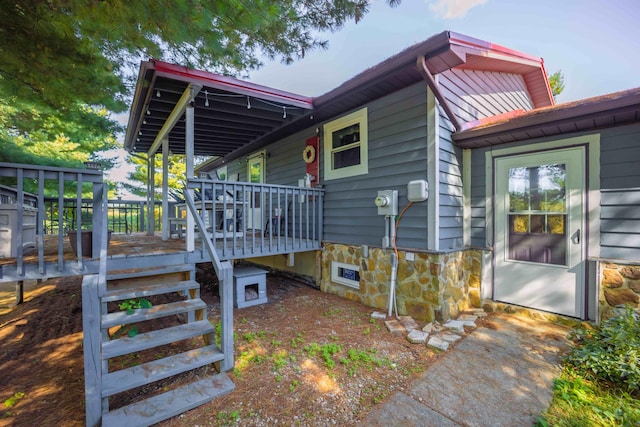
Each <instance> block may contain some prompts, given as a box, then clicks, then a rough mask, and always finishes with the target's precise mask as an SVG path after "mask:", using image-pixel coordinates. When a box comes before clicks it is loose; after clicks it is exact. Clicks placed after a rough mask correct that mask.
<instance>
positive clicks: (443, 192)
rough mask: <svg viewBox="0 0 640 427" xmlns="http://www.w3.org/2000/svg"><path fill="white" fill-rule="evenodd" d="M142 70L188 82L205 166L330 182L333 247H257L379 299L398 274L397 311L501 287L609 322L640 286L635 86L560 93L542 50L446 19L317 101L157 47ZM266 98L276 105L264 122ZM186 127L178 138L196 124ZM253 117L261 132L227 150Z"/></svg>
mask: <svg viewBox="0 0 640 427" xmlns="http://www.w3.org/2000/svg"><path fill="white" fill-rule="evenodd" d="M152 71H153V72H155V74H153V77H150V76H152ZM218 77H219V76H218ZM141 79H146V80H145V82H148V85H149V87H150V89H149V90H148V91H147V92H146V93H147V94H149V93H151V94H153V93H154V92H153V90H154V89H153V88H154V87H156V86H154V84H158V85H159V84H160V83H158V82H162V79H168V80H169V81H180V82H182V83H189V84H190V85H192V86H190V87H191V90H192V93H191V98H190V99H191V105H192V106H193V108H194V109H195V114H194V116H195V119H193V123H194V125H193V126H194V131H193V133H194V134H195V137H194V136H192V137H191V138H192V139H195V146H196V149H195V150H194V149H191V151H190V150H189V149H188V148H185V149H184V152H185V153H187V154H189V153H194V154H210V155H213V156H214V157H212V159H211V160H210V161H207V162H205V163H204V164H202V165H200V166H199V167H198V168H196V169H195V170H194V173H196V172H208V173H210V174H213V173H214V172H215V173H217V176H218V177H220V178H223V179H225V180H227V181H229V180H231V181H245V182H256V183H261V182H265V183H269V184H279V185H293V186H295V185H300V186H303V187H315V188H321V189H322V190H324V199H323V202H322V217H323V218H322V227H321V239H322V247H321V249H319V250H311V251H306V252H299V253H296V254H295V255H293V254H292V255H289V256H282V254H280V255H275V256H256V257H251V261H252V262H255V263H259V264H264V265H267V266H270V267H272V268H275V269H279V270H284V271H289V272H292V273H294V274H298V275H300V276H304V277H307V278H308V279H309V280H312V281H314V282H315V283H316V284H317V285H319V287H320V288H321V289H322V290H323V291H325V292H330V293H334V294H338V295H342V296H344V297H346V298H350V299H353V300H357V301H360V302H362V303H364V304H366V305H369V306H371V307H376V308H378V309H383V310H386V309H388V308H389V307H390V304H389V295H390V293H391V291H390V290H391V288H392V282H393V286H395V289H396V290H395V293H396V299H397V309H398V311H399V312H400V314H408V315H411V316H413V317H415V318H417V319H420V320H425V321H431V320H446V319H448V318H451V317H455V316H456V315H457V314H458V313H459V312H460V311H461V310H464V309H467V308H470V307H482V306H483V304H484V303H485V302H487V301H490V300H494V301H498V302H504V303H508V304H514V305H518V306H524V307H529V308H534V309H539V310H543V311H547V312H551V313H557V314H561V315H565V316H569V317H574V318H580V319H592V320H597V319H599V318H601V317H602V316H606V315H607V313H608V312H609V311H610V309H611V307H612V306H615V305H617V304H619V303H624V302H631V303H633V304H635V305H637V304H638V302H639V301H640V294H639V292H640V286H638V283H639V282H637V280H638V279H639V278H640V270H638V269H637V268H636V267H635V265H637V264H638V260H639V259H640V256H639V255H640V237H639V236H638V232H637V231H636V230H638V227H637V224H638V221H640V213H639V212H638V210H639V209H638V203H640V201H639V200H637V199H638V197H637V194H638V188H640V184H639V183H638V182H637V181H638V179H639V177H638V173H637V171H636V170H635V168H634V167H633V165H634V163H635V162H637V161H638V159H640V147H639V146H638V144H637V143H636V142H635V137H636V135H637V133H638V129H640V128H639V126H640V124H638V120H640V116H639V115H638V111H637V110H638V91H637V90H635V91H634V90H632V91H628V92H624V93H620V94H613V95H610V96H605V97H600V98H594V99H591V100H585V101H580V102H576V103H570V104H563V105H554V99H553V96H552V94H551V91H550V88H549V83H548V80H547V77H546V71H545V69H544V63H543V61H542V60H541V59H539V58H535V57H531V56H529V55H526V54H523V53H520V52H516V51H513V50H510V49H508V48H505V47H502V46H498V45H495V44H491V43H488V42H485V41H481V40H477V39H474V38H471V37H467V36H464V35H461V34H456V33H453V32H449V31H445V32H443V33H441V34H437V35H435V36H433V37H431V38H429V39H428V40H426V41H424V42H422V43H418V44H416V45H414V46H411V47H409V48H408V49H405V50H404V51H402V52H400V53H399V54H397V55H395V56H393V57H391V58H389V59H387V60H385V61H383V62H382V63H380V64H378V65H376V66H374V67H372V68H370V69H368V70H365V71H364V72H362V73H361V74H359V75H357V76H355V77H354V78H352V79H350V80H349V81H347V82H345V83H344V84H342V85H340V86H339V87H337V88H336V89H334V90H332V91H330V92H328V93H326V94H324V95H322V96H319V97H317V98H313V99H310V98H305V97H301V96H297V95H293V94H288V93H286V92H281V91H276V90H273V89H269V88H264V87H257V86H256V85H250V84H248V83H246V82H239V81H234V80H233V79H227V80H226V81H225V82H224V83H225V85H220V84H219V81H218V79H217V77H215V75H212V74H209V73H202V72H197V71H194V70H184V69H180V70H176V69H172V68H171V67H169V66H168V65H167V64H164V63H160V62H158V61H155V62H153V63H150V64H149V65H147V66H144V67H143V70H142V71H141ZM220 79H222V77H220ZM164 84H165V86H164V87H162V96H163V97H164V93H165V92H164V91H165V90H166V87H167V86H168V85H167V84H166V82H165V83H164ZM194 85H195V86H194ZM139 86H140V83H139ZM157 87H160V86H157ZM212 87H213V88H217V89H218V91H213V90H210V88H212ZM180 90H182V89H180ZM220 90H224V92H220ZM184 93H185V94H186V93H187V92H186V89H185V92H184ZM158 94H160V90H158ZM183 97H184V96H183ZM227 97H235V98H234V99H235V101H234V102H235V104H233V105H231V106H229V107H228V111H227V112H229V113H232V112H234V113H235V112H237V111H236V110H237V109H238V108H240V109H241V110H242V111H243V113H244V114H245V115H246V117H245V118H244V119H242V120H244V122H242V120H240V122H242V123H241V124H240V126H239V127H237V128H234V129H232V130H230V131H229V135H217V136H215V137H213V136H210V137H209V138H208V139H207V137H206V135H207V134H206V133H205V130H206V129H207V128H206V126H207V125H208V126H209V127H210V128H216V123H217V122H216V121H217V120H219V119H220V120H222V119H223V118H224V117H225V116H224V114H225V113H226V111H225V110H224V107H221V109H220V110H216V111H215V112H214V113H211V107H210V104H211V103H213V102H222V103H225V102H227V103H229V101H227V100H226V99H227ZM158 98H160V97H158ZM257 100H265V101H269V102H272V103H273V102H276V104H272V105H273V106H274V108H275V110H276V111H278V113H280V112H281V113H282V116H281V120H280V122H279V123H278V124H277V125H273V126H272V127H271V128H269V129H268V130H266V131H262V133H260V134H258V131H259V130H260V128H259V126H260V125H261V124H262V123H261V122H260V120H263V119H264V117H262V116H258V115H254V116H251V114H252V113H251V111H252V110H253V109H252V105H255V104H256V101H257ZM178 102H180V101H176V104H175V105H177V104H178ZM157 103H158V100H157V99H155V97H153V96H152V95H147V97H146V98H144V99H143V97H142V96H140V97H136V101H134V106H133V107H132V112H135V111H138V114H137V116H136V115H135V114H132V116H133V117H134V119H133V120H132V121H131V122H130V126H129V131H128V134H127V139H126V144H125V145H126V147H127V148H128V149H129V150H131V151H146V150H148V149H150V148H153V146H154V145H155V148H156V149H157V148H158V147H159V139H158V137H157V135H152V136H151V138H152V139H151V140H149V141H148V142H147V143H146V144H143V143H141V142H140V138H139V137H138V136H137V135H143V134H144V135H147V134H148V133H149V130H152V129H151V128H150V126H149V125H147V124H146V122H148V121H149V120H148V119H147V120H145V121H144V123H145V124H143V120H142V119H143V117H144V114H143V112H144V109H145V108H147V110H146V111H147V114H149V115H150V116H151V117H154V108H155V106H156V105H157ZM137 104H139V105H138V106H136V105H137ZM227 105H228V104H227ZM152 107H153V108H152ZM150 110H151V112H150ZM174 111H178V112H179V110H174ZM203 111H204V112H203ZM238 111H239V110H238ZM215 114H217V115H215ZM165 117H166V116H165ZM187 117H188V115H187ZM198 117H201V119H200V121H198ZM279 117H280V116H279ZM174 125H175V128H179V129H178V131H174V130H169V131H167V132H166V135H165V137H166V139H167V140H168V141H167V143H166V145H167V147H173V148H170V149H171V150H172V151H173V152H177V151H176V149H179V146H180V144H181V143H182V144H184V141H185V139H188V138H189V137H188V135H189V132H188V131H187V130H186V129H188V125H187V124H185V125H184V126H183V124H182V122H180V121H176V122H175V123H174ZM243 127H244V130H245V131H246V132H247V133H248V132H249V131H255V132H256V134H255V136H252V137H251V138H246V139H244V140H243V141H242V142H241V143H237V144H236V145H233V146H231V147H228V148H225V149H221V147H226V145H225V144H227V145H228V144H229V143H230V142H227V139H228V140H229V141H231V139H232V137H237V138H238V139H239V138H240V134H241V130H242V128H243ZM234 132H235V133H234ZM152 133H153V132H152ZM200 139H201V140H202V141H203V143H201V144H200V146H199V147H200V148H199V149H198V148H197V147H198V141H199V140H200ZM136 141H137V142H136ZM151 141H154V142H153V143H152V142H151ZM204 141H206V143H207V144H208V145H207V144H204ZM217 141H219V143H217ZM185 145H187V144H185ZM178 152H179V151H178ZM410 183H412V185H409V184H410ZM425 188H428V195H427V194H425V191H424V190H425ZM416 189H417V192H418V193H419V194H418V195H417V196H416V194H411V199H412V200H414V201H413V202H411V203H410V201H409V198H408V196H409V192H410V191H411V192H412V193H415V191H416ZM394 192H397V203H396V202H395V197H396V196H395V195H394ZM379 197H382V199H378V198H379ZM385 197H387V198H386V199H385ZM385 200H386V201H388V202H389V203H390V206H386V207H385V206H382V207H379V206H376V201H378V202H380V203H382V204H384V202H385ZM303 202H304V200H303V198H300V199H299V200H297V199H296V201H291V200H290V201H289V204H288V206H287V209H290V208H292V206H293V205H296V206H297V209H299V210H303V209H304V207H303V206H304V203H303ZM292 203H293V205H292ZM252 204H253V206H254V209H253V211H252V216H251V217H250V218H246V221H247V222H248V225H247V227H249V228H251V229H253V230H264V231H265V233H266V232H267V231H268V230H271V231H273V227H274V226H276V225H277V224H278V223H279V221H280V216H279V215H280V211H278V213H277V214H275V213H274V209H272V208H273V206H272V205H268V204H266V203H264V199H262V203H261V200H260V198H256V199H254V200H253V201H252ZM256 206H257V207H258V209H255V207H256ZM405 208H406V209H405ZM277 209H280V210H281V206H280V207H277ZM265 218H266V219H265ZM396 222H397V227H396V226H394V224H395V223H396ZM396 231H397V233H396ZM265 235H266V234H265ZM394 243H395V245H396V247H397V259H398V264H397V268H394V262H393V260H392V257H391V254H392V253H394V252H395V251H394ZM637 291H638V292H637Z"/></svg>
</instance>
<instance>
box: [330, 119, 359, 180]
mask: <svg viewBox="0 0 640 427" xmlns="http://www.w3.org/2000/svg"><path fill="white" fill-rule="evenodd" d="M323 130H324V132H323V146H324V150H323V151H324V179H325V180H330V179H338V178H345V177H348V176H356V175H364V174H366V173H368V172H369V161H368V150H367V148H368V126H367V108H363V109H361V110H358V111H356V112H353V113H351V114H347V115H346V116H343V117H340V118H339V119H336V120H334V121H332V122H329V123H327V124H325V125H324V128H323Z"/></svg>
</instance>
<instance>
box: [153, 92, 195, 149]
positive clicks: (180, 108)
mask: <svg viewBox="0 0 640 427" xmlns="http://www.w3.org/2000/svg"><path fill="white" fill-rule="evenodd" d="M201 89H202V85H200V84H195V83H190V84H189V86H187V88H186V89H185V90H184V92H182V96H181V97H180V99H179V100H178V102H177V103H176V105H175V107H173V110H172V111H171V114H169V117H167V120H166V121H165V122H164V124H163V125H162V128H161V129H160V131H159V132H158V134H157V135H156V138H155V139H154V140H153V144H151V147H149V151H148V152H147V154H148V155H149V156H151V155H152V154H154V153H156V151H158V149H159V148H160V144H162V141H163V140H164V139H165V138H169V132H171V130H172V129H173V127H174V126H175V125H176V123H178V120H180V118H181V117H182V115H183V114H184V112H185V109H186V108H187V105H189V103H191V102H192V101H193V100H194V99H195V97H196V95H197V94H198V92H200V90H201Z"/></svg>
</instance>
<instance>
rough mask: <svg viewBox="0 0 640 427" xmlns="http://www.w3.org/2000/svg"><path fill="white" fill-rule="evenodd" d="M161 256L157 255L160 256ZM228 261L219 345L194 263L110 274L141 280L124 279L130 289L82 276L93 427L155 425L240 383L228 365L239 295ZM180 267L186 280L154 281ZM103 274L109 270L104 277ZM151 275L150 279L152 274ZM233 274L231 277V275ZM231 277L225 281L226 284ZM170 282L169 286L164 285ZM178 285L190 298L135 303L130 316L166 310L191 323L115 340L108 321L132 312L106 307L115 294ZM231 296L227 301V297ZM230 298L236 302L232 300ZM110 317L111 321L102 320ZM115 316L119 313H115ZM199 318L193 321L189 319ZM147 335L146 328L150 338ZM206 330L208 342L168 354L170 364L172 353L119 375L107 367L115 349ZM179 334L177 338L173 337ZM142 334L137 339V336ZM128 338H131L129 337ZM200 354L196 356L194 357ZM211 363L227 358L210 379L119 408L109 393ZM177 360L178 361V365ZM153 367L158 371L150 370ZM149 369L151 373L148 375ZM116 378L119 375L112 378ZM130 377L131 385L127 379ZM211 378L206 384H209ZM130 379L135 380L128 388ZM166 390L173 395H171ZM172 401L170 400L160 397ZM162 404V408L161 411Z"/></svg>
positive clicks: (87, 390) (122, 351) (147, 316)
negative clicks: (137, 307)
mask: <svg viewBox="0 0 640 427" xmlns="http://www.w3.org/2000/svg"><path fill="white" fill-rule="evenodd" d="M160 259H161V257H160V258H158V260H160ZM226 264H228V266H225V267H226V268H225V267H223V268H221V269H220V270H221V273H223V274H224V272H225V270H226V271H227V274H225V277H226V276H228V278H227V280H225V279H224V278H223V276H219V278H220V293H221V322H222V323H223V324H222V325H221V326H222V331H223V333H222V337H221V347H222V349H219V348H218V347H217V346H216V344H215V336H214V334H215V329H214V327H213V326H212V325H211V324H210V323H209V322H208V321H207V320H206V319H207V315H206V304H204V303H202V302H201V300H200V286H199V284H197V282H195V281H194V280H193V279H194V266H187V265H184V264H183V265H182V266H166V265H165V266H163V267H162V268H157V269H148V270H145V271H136V272H134V273H131V275H130V277H127V274H126V273H120V274H118V275H113V274H112V275H111V277H112V278H113V279H114V280H118V281H121V283H124V282H125V281H126V280H127V279H128V278H131V279H132V280H133V281H134V285H133V286H124V287H123V289H120V290H113V289H110V288H109V287H108V286H107V275H106V274H105V275H104V276H103V275H100V274H96V275H88V276H85V277H84V279H83V283H82V302H83V310H82V311H83V330H84V352H85V395H86V396H85V397H86V398H85V401H86V424H87V425H88V426H98V425H103V426H108V425H118V426H120V425H136V426H138V425H150V424H152V423H156V422H158V421H161V420H163V419H166V418H169V417H172V416H175V415H178V414H180V413H182V412H184V411H186V410H189V409H192V408H194V407H196V406H198V405H201V404H203V403H206V402H208V401H210V400H211V399H214V398H216V397H219V396H223V395H225V394H227V393H229V392H231V391H232V390H233V388H234V387H235V386H234V385H233V383H232V382H231V381H230V380H229V379H228V378H227V376H226V375H225V374H224V372H226V371H228V370H230V369H232V368H233V329H232V328H233V323H232V322H233V321H232V319H233V317H232V316H233V311H232V310H233V305H232V304H233V302H232V293H231V296H229V295H228V293H229V290H231V291H232V285H231V280H232V275H231V265H230V264H229V263H226ZM158 265H162V264H161V263H159V264H158ZM176 271H182V272H184V273H185V276H184V277H183V278H184V279H188V280H184V281H179V282H176V280H173V282H176V283H168V284H163V285H156V284H155V282H156V281H157V280H158V279H161V278H162V276H163V272H165V273H167V274H173V275H174V279H175V273H176ZM101 276H102V277H101ZM147 278H151V280H147ZM229 278H231V279H229ZM223 283H226V286H223ZM165 286H166V289H164V288H163V287H165ZM176 290H178V291H179V292H180V293H181V295H183V296H184V297H186V302H184V303H180V302H177V303H175V304H166V306H167V307H164V306H163V305H162V304H161V305H160V306H157V307H154V308H152V309H140V310H136V313H135V315H132V317H131V322H130V323H135V321H140V319H142V320H147V319H154V318H158V317H160V316H162V314H163V313H161V312H160V311H163V310H166V312H167V313H169V314H168V315H175V314H176V313H177V312H180V311H181V310H182V312H184V313H186V315H187V316H186V323H185V324H184V326H179V325H178V326H176V327H175V328H174V329H173V330H172V331H168V329H172V328H166V329H162V330H160V331H161V332H159V333H156V334H155V335H154V332H153V331H152V332H149V333H147V334H141V335H140V336H136V337H133V338H128V337H127V338H124V339H122V340H119V341H122V342H119V343H115V342H114V341H109V338H108V334H107V327H108V326H109V325H113V323H114V321H118V320H122V319H124V320H123V321H125V322H126V321H127V320H129V319H126V316H125V317H123V316H118V314H117V313H116V314H115V316H114V313H111V314H109V313H107V303H108V302H110V301H120V300H123V299H127V298H129V297H131V298H133V297H136V298H138V297H141V296H145V295H158V294H160V293H165V291H166V292H175V291H176ZM223 301H224V302H226V304H225V303H223ZM227 305H231V307H230V309H229V307H226V306H227ZM229 317H230V318H231V321H230V322H229V321H227V322H225V318H229ZM102 319H105V324H104V325H103V324H102ZM114 319H115V320H114ZM190 325H192V326H190ZM142 335H147V336H146V337H143V336H142ZM195 335H197V336H202V338H203V341H204V346H203V347H201V349H200V350H191V353H190V354H188V355H187V354H186V353H184V354H185V356H182V357H181V355H180V354H177V355H174V356H170V357H167V358H166V359H167V363H163V361H164V360H165V359H160V360H158V361H153V362H149V363H148V364H149V367H148V368H146V369H144V368H143V369H138V370H136V369H135V368H134V367H132V368H131V372H130V373H129V372H120V371H116V374H118V373H119V376H117V375H116V376H115V377H114V375H115V374H114V373H109V372H108V360H109V358H110V357H115V356H114V355H122V354H128V353H129V351H128V350H129V347H128V346H129V345H131V347H130V348H131V349H133V351H131V353H135V352H136V351H139V350H140V349H142V348H152V347H153V346H155V345H152V346H146V344H144V345H143V344H141V341H142V340H145V341H149V342H152V343H158V345H163V344H166V343H167V342H168V341H167V340H171V339H173V337H175V340H174V341H179V340H181V339H185V338H188V337H191V336H195ZM168 337H172V338H168ZM136 338H138V339H137V340H136ZM127 340H129V342H127ZM229 346H230V347H231V349H230V350H227V351H230V355H228V354H225V353H224V351H225V348H226V349H228V348H229ZM194 356H195V357H194ZM205 364H212V365H214V366H218V364H219V365H220V370H221V373H219V374H217V375H214V376H211V377H206V378H211V381H206V380H205V381H200V382H198V383H197V384H196V383H192V384H188V385H186V386H183V387H180V388H178V389H174V390H171V391H170V392H166V393H163V394H161V395H158V396H154V397H151V398H149V399H145V400H144V401H141V402H138V403H135V404H132V405H128V406H125V407H123V408H119V409H116V410H110V408H109V397H110V396H111V395H113V394H116V393H119V392H122V391H125V390H128V389H130V388H135V387H140V386H141V385H144V384H148V383H151V382H154V381H158V380H159V379H164V378H168V377H170V376H173V375H177V374H180V373H183V372H186V371H188V370H190V369H195V368H199V367H201V366H204V365H205ZM176 365H177V366H178V368H176ZM149 372H153V373H152V374H148V373H149ZM145 375H146V376H145ZM112 377H114V378H112ZM123 382H124V383H125V384H123ZM205 385H207V386H206V387H205V388H206V390H205V389H203V387H204V386H205ZM129 386H130V387H129ZM164 396H166V397H164ZM160 402H165V403H160ZM158 408H162V410H160V411H159V410H158Z"/></svg>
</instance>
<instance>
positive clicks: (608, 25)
mask: <svg viewBox="0 0 640 427" xmlns="http://www.w3.org/2000/svg"><path fill="white" fill-rule="evenodd" d="M639 21H640V1H639V0H608V1H604V0H402V3H401V4H400V5H399V6H397V7H395V8H392V7H390V6H389V5H388V4H387V3H386V1H384V0H372V4H371V7H370V11H369V13H368V14H367V15H365V16H364V18H363V19H362V20H361V21H360V22H359V23H358V24H355V23H354V22H349V23H347V24H346V25H345V26H344V27H343V28H342V29H341V30H339V31H337V32H335V33H323V34H319V37H320V38H322V39H326V40H328V41H329V46H328V49H326V50H316V51H312V52H310V53H309V54H308V55H307V56H306V57H305V58H303V59H302V60H299V61H296V62H294V63H293V64H290V65H284V64H282V63H280V62H279V61H278V60H275V61H271V62H266V63H265V65H264V66H263V67H262V68H261V69H260V70H257V71H253V72H250V73H249V78H248V79H247V80H249V81H251V82H254V83H258V84H262V85H265V86H269V87H272V88H276V89H280V90H285V91H288V92H293V93H296V94H299V95H306V96H318V95H322V94H324V93H326V92H328V91H330V90H332V89H334V88H336V87H337V86H339V85H340V84H342V83H344V82H345V81H347V80H349V79H350V78H351V77H353V76H355V75H357V74H359V73H360V72H362V71H364V70H366V69H367V68H370V67H372V66H374V65H376V64H378V63H380V62H382V61H384V60H385V59H387V58H389V57H391V56H393V55H395V54H396V53H398V52H400V51H402V50H403V49H405V48H407V47H409V46H411V45H413V44H415V43H419V42H421V41H424V40H426V39H428V38H429V37H431V36H433V35H435V34H438V33H440V32H442V31H445V30H450V31H454V32H457V33H461V34H464V35H467V36H471V37H474V38H477V39H481V40H484V41H487V42H491V43H495V44H499V45H502V46H504V47H507V48H510V49H514V50H518V51H521V52H523V53H526V54H529V55H533V56H536V57H541V58H543V59H544V64H545V68H546V70H547V72H548V73H550V74H551V73H554V72H556V71H558V70H561V71H562V74H563V75H564V81H565V89H564V91H563V92H562V93H561V94H560V95H559V96H558V98H557V102H558V103H562V102H569V101H575V100H578V99H583V98H589V97H592V96H597V95H603V94H606V93H611V92H616V91H620V90H624V89H630V88H634V87H640V55H639V54H638V51H639V50H640V22H639ZM122 120H123V124H126V117H123V118H122ZM116 155H117V156H118V157H121V158H122V159H124V158H125V157H126V155H125V152H124V151H123V150H120V152H118V153H117V154H116ZM122 164H123V167H121V168H118V169H117V171H112V172H110V173H108V174H107V175H109V176H110V177H111V179H113V180H117V181H120V180H122V179H123V178H124V176H125V174H126V172H127V171H129V170H130V168H129V167H127V165H125V164H124V160H123V161H122Z"/></svg>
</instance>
